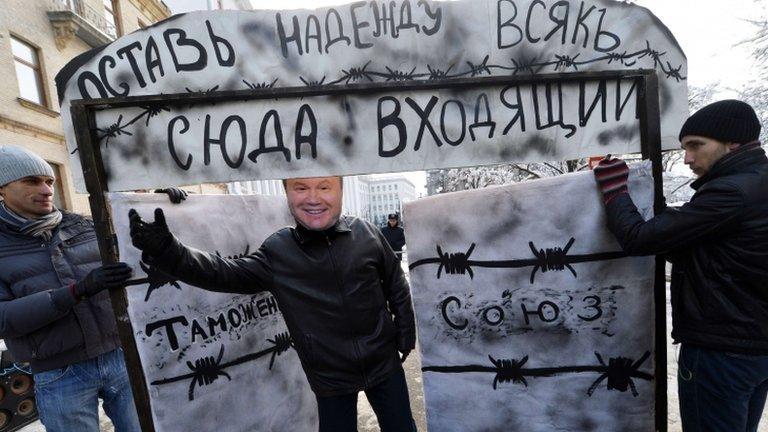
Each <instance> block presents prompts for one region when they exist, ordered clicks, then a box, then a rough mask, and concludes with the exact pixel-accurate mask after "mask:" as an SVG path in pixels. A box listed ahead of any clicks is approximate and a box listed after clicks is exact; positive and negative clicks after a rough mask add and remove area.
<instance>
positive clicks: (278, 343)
mask: <svg viewBox="0 0 768 432" xmlns="http://www.w3.org/2000/svg"><path fill="white" fill-rule="evenodd" d="M267 342H269V343H270V344H272V346H271V347H269V348H266V349H263V350H261V351H258V352H255V353H251V354H246V355H244V356H242V357H238V358H236V359H234V360H232V361H229V362H227V363H222V362H221V359H222V358H223V357H224V345H222V346H221V349H220V350H219V355H218V357H217V358H215V359H214V358H213V356H206V357H202V358H199V359H197V360H195V362H194V364H193V363H192V362H191V361H187V367H188V368H189V369H190V370H191V371H192V372H191V373H188V374H184V375H179V376H176V377H173V378H164V379H160V380H155V381H152V383H151V384H152V385H163V384H170V383H173V382H177V381H183V380H187V379H190V378H191V379H192V381H191V382H190V383H189V390H188V392H187V396H188V398H189V400H190V401H193V400H195V388H196V387H204V386H207V385H210V384H213V383H214V382H215V381H216V380H217V379H219V378H220V377H222V376H223V377H226V378H227V380H229V381H232V378H231V377H230V376H229V374H227V373H226V372H225V370H226V369H227V368H229V367H232V366H237V365H240V364H243V363H247V362H250V361H254V360H257V359H259V358H261V357H264V356H266V355H269V354H272V356H271V358H270V360H269V370H272V366H273V365H274V363H275V358H276V357H277V356H279V355H280V354H282V353H284V352H286V351H288V350H289V349H290V348H293V340H292V339H291V336H290V334H288V333H287V332H284V333H279V334H277V335H275V337H274V338H272V339H267Z"/></svg>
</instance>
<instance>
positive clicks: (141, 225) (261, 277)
mask: <svg viewBox="0 0 768 432" xmlns="http://www.w3.org/2000/svg"><path fill="white" fill-rule="evenodd" d="M129 218H130V224H131V241H132V243H133V245H134V246H135V247H136V248H138V249H140V250H141V251H142V260H143V261H144V262H146V263H147V264H149V265H150V266H152V267H156V268H158V269H160V270H162V271H163V272H165V273H167V274H169V275H171V276H173V277H176V278H178V280H180V281H183V282H185V283H188V284H190V285H193V286H197V287H200V288H203V289H205V290H208V291H215V292H228V293H255V292H259V291H265V290H269V289H270V288H271V286H272V268H271V265H270V262H269V258H268V257H267V255H266V253H265V252H264V250H263V248H260V249H259V250H257V251H255V252H253V253H251V254H250V255H246V256H244V257H242V258H234V259H233V258H224V257H220V256H218V255H216V254H211V253H208V252H203V251H200V250H197V249H195V248H191V247H188V246H185V245H184V244H182V243H181V242H180V241H179V240H177V239H176V238H175V237H174V236H173V234H171V232H170V230H169V229H168V225H167V224H166V222H165V215H164V214H163V211H162V210H161V209H156V210H155V221H154V222H152V223H147V222H144V221H143V220H142V219H141V216H139V214H138V213H137V212H136V211H135V210H131V211H130V212H129Z"/></svg>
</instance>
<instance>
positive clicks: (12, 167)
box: [0, 145, 56, 186]
mask: <svg viewBox="0 0 768 432" xmlns="http://www.w3.org/2000/svg"><path fill="white" fill-rule="evenodd" d="M29 176H47V177H53V178H56V176H55V175H54V174H53V168H51V166H50V165H48V162H46V161H45V160H43V158H41V157H40V156H38V155H36V154H34V153H32V152H30V151H28V150H25V149H23V148H21V147H16V146H12V145H5V146H0V186H5V185H7V184H8V183H11V182H14V181H16V180H19V179H23V178H24V177H29Z"/></svg>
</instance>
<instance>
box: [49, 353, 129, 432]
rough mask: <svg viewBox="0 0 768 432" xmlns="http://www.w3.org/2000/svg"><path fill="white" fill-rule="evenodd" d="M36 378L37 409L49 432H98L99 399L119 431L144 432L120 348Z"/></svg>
mask: <svg viewBox="0 0 768 432" xmlns="http://www.w3.org/2000/svg"><path fill="white" fill-rule="evenodd" d="M34 378H35V399H36V400H37V409H38V412H39V413H40V420H41V421H42V422H43V425H44V426H45V429H46V431H47V432H98V431H99V411H98V408H99V404H98V398H101V399H102V400H103V407H104V412H105V413H107V416H109V418H110V419H111V420H112V424H114V425H115V432H140V431H141V428H140V427H139V418H138V416H137V415H136V408H135V406H134V404H133V393H132V392H131V385H130V381H129V379H128V372H127V371H126V369H125V360H124V359H123V351H122V350H120V349H116V350H113V351H110V352H108V353H104V354H102V355H100V356H98V357H96V358H93V359H90V360H86V361H83V362H80V363H74V364H71V365H69V366H66V367H63V368H60V369H53V370H49V371H45V372H40V373H36V374H34Z"/></svg>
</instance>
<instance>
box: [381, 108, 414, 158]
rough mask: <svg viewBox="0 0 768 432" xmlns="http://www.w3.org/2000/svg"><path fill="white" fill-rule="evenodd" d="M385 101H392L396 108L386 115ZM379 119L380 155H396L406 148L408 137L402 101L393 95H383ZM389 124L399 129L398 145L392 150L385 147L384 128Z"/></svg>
mask: <svg viewBox="0 0 768 432" xmlns="http://www.w3.org/2000/svg"><path fill="white" fill-rule="evenodd" d="M384 102H392V103H393V104H394V109H392V112H391V113H389V114H387V115H386V116H383V115H382V107H383V106H384ZM377 120H378V129H379V156H380V157H394V156H397V155H398V154H400V152H402V151H403V150H405V146H406V144H407V143H406V139H407V137H408V135H407V132H406V130H405V123H404V122H403V120H402V119H401V118H400V102H399V101H398V100H397V99H395V98H394V97H392V96H383V97H380V98H379V102H378V108H377ZM387 126H394V127H395V128H396V129H397V135H398V141H397V146H396V147H395V148H394V149H391V150H385V149H384V128H386V127H387Z"/></svg>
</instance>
